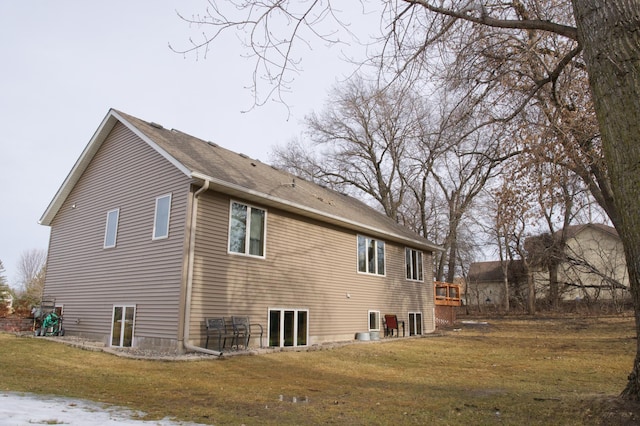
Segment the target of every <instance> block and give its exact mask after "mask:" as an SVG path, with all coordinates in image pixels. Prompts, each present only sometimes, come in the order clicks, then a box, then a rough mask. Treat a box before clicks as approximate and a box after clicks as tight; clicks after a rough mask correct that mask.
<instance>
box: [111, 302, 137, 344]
mask: <svg viewBox="0 0 640 426" xmlns="http://www.w3.org/2000/svg"><path fill="white" fill-rule="evenodd" d="M135 317H136V307H135V306H133V305H131V306H126V305H125V306H114V307H113V321H112V323H111V324H112V326H111V346H118V347H131V346H132V345H133V325H134V319H135Z"/></svg>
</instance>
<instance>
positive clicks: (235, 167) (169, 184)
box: [40, 110, 439, 350]
mask: <svg viewBox="0 0 640 426" xmlns="http://www.w3.org/2000/svg"><path fill="white" fill-rule="evenodd" d="M256 143H260V142H259V141H256ZM40 223H41V224H43V225H47V226H50V227H51V238H50V244H49V250H48V259H47V272H46V281H45V296H46V297H47V298H51V299H55V301H56V305H57V306H58V307H61V308H62V310H63V315H64V328H65V331H66V333H68V334H76V335H82V336H86V337H89V338H97V339H101V340H103V341H105V342H106V343H107V344H109V345H111V346H138V347H159V346H161V347H165V348H175V349H177V350H184V349H186V350H200V347H202V346H203V345H204V342H205V329H204V319H205V318H207V317H229V316H232V315H248V316H250V318H251V322H254V323H260V324H262V325H263V327H264V330H265V343H266V344H268V345H269V346H275V347H280V346H307V345H313V344H319V343H323V342H331V341H343V340H352V339H354V336H355V334H356V333H358V332H366V331H377V330H381V329H382V327H383V324H382V318H383V317H384V315H385V314H396V315H397V316H398V318H399V319H402V320H404V321H406V323H407V333H408V334H422V333H427V332H431V331H433V330H434V329H435V320H434V290H433V275H432V253H433V251H434V250H439V247H437V246H435V245H433V244H431V243H430V242H429V241H427V240H425V239H424V238H422V237H420V236H419V235H417V234H415V233H413V232H411V231H409V230H408V229H406V228H404V227H402V226H400V225H399V224H397V223H396V222H395V221H393V220H391V219H389V218H387V217H386V216H385V215H383V214H381V213H379V212H377V211H375V210H374V209H372V208H370V207H368V206H367V205H365V204H364V203H362V202H360V201H358V200H356V199H354V198H352V197H349V196H347V195H343V194H341V193H339V192H335V191H332V190H329V189H327V188H324V187H321V186H318V185H316V184H312V183H310V182H307V181H304V180H301V179H299V178H297V177H294V176H292V175H290V174H288V173H284V172H282V171H280V170H277V169H275V168H273V167H271V166H269V165H267V164H264V163H261V162H260V161H258V160H254V159H251V158H248V157H247V156H245V155H243V154H238V153H234V152H231V151H229V150H226V149H223V148H221V147H220V146H218V145H216V144H214V143H212V142H207V141H203V140H201V139H197V138H194V137H192V136H189V135H187V134H185V133H182V132H180V131H177V130H169V129H165V128H163V127H162V126H160V125H158V124H155V123H149V122H145V121H143V120H140V119H137V118H135V117H132V116H130V115H127V114H124V113H122V112H119V111H115V110H110V111H109V113H108V114H107V115H106V117H105V118H104V120H103V121H102V123H101V124H100V126H99V128H98V129H97V131H96V133H95V134H94V136H93V137H92V139H91V140H90V142H89V144H88V145H87V147H86V148H85V150H84V151H83V152H82V154H81V156H80V158H79V159H78V161H77V162H76V164H75V165H74V167H73V169H72V170H71V172H70V173H69V175H68V176H67V178H66V179H65V181H64V183H63V184H62V186H61V188H60V189H59V190H58V192H57V193H56V195H55V197H54V199H53V200H52V201H51V203H50V205H49V206H48V208H47V209H46V211H45V212H44V214H43V216H42V218H41V220H40ZM257 344H258V342H257V340H254V341H253V342H252V345H254V346H257Z"/></svg>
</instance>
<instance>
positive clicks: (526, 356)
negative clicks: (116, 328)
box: [0, 317, 640, 425]
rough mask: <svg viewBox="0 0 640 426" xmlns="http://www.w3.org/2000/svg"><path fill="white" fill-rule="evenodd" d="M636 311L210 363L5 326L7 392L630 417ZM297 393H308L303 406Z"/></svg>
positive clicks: (565, 419)
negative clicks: (109, 348)
mask: <svg viewBox="0 0 640 426" xmlns="http://www.w3.org/2000/svg"><path fill="white" fill-rule="evenodd" d="M635 348H636V340H635V330H634V324H633V319H632V318H631V317H627V318H625V317H607V318H593V317H591V318H546V319H526V318H501V319H491V320H489V325H488V326H468V325H462V326H461V330H460V331H451V332H448V333H447V334H446V335H445V336H443V337H431V338H418V339H398V340H395V341H393V342H381V343H371V344H354V345H347V346H343V347H340V348H336V349H331V350H320V351H310V352H280V353H273V354H268V355H260V356H245V357H232V358H228V359H222V360H204V361H197V362H161V361H140V360H131V359H123V358H118V357H115V356H113V355H108V354H105V353H94V352H87V351H82V350H79V349H75V348H71V347H68V346H66V345H62V344H59V343H54V342H49V341H45V340H42V339H32V338H16V337H15V336H13V335H9V334H0V360H1V361H0V362H1V364H2V372H1V373H0V389H2V390H3V391H19V392H33V393H41V394H55V395H62V396H69V397H74V398H84V399H89V400H93V401H99V402H102V403H107V404H113V405H118V406H126V407H129V408H131V409H134V410H141V411H143V412H145V413H147V415H146V418H147V419H158V418H163V417H165V416H169V417H173V418H175V419H178V420H187V421H193V422H198V423H209V424H218V425H221V424H247V425H250V424H350V425H354V424H367V425H370V424H373V425H375V424H381V425H382V424H443V425H445V424H446V425H458V424H459V425H470V424H474V425H480V424H482V425H490V424H498V423H500V424H509V425H525V424H526V425H549V424H563V425H582V424H624V423H625V421H629V422H631V423H629V424H633V423H632V422H633V421H634V420H638V419H640V418H638V417H636V416H637V414H636V413H635V407H632V406H629V405H621V404H620V403H619V401H618V400H616V399H615V397H616V396H617V395H618V394H619V393H620V391H621V390H622V389H623V387H624V385H625V382H626V376H627V373H628V372H629V370H630V368H631V365H632V361H633V357H634V355H635ZM293 397H296V398H297V399H298V401H300V400H304V399H305V398H306V402H295V403H294V402H292V398H293Z"/></svg>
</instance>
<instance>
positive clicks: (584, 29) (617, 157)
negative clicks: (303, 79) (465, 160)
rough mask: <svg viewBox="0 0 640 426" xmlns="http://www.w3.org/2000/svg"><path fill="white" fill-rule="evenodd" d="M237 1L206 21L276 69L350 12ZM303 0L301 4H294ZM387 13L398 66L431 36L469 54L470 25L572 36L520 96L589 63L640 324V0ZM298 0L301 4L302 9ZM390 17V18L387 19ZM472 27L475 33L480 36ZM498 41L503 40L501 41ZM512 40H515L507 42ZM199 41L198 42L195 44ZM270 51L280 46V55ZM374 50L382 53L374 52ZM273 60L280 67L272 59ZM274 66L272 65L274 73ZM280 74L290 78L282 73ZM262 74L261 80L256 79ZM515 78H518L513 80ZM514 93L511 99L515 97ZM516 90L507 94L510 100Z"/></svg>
mask: <svg viewBox="0 0 640 426" xmlns="http://www.w3.org/2000/svg"><path fill="white" fill-rule="evenodd" d="M227 3H230V4H231V8H230V9H233V10H237V11H239V12H241V13H244V16H243V17H242V18H241V19H240V20H239V21H235V20H233V19H227V18H226V17H225V15H224V13H221V10H220V8H218V7H217V4H216V3H215V2H213V0H211V1H210V5H211V8H210V9H209V16H210V17H212V19H211V20H209V21H207V23H211V24H212V25H213V28H214V34H213V38H215V37H216V35H217V34H220V31H224V30H225V29H226V28H241V29H243V30H245V31H246V32H247V34H250V35H251V39H250V41H249V44H250V45H251V46H253V47H254V52H255V53H256V54H257V55H258V59H259V61H258V63H261V64H266V65H273V64H275V66H276V69H278V70H280V71H282V70H290V69H291V66H292V64H293V65H295V58H292V57H291V56H290V55H289V53H290V52H291V50H290V46H291V43H292V42H294V41H296V42H299V41H300V39H301V37H304V34H302V33H301V28H305V29H306V30H311V32H312V34H314V33H313V30H314V29H317V31H316V33H315V34H314V35H315V36H319V37H320V38H324V39H325V40H326V39H330V38H331V34H332V33H330V32H329V33H327V32H324V31H321V30H320V29H322V28H326V23H327V22H332V23H337V24H338V25H339V27H340V28H345V27H346V25H345V24H344V21H342V20H341V19H339V17H338V15H337V14H335V13H334V11H335V10H338V9H339V7H338V6H337V5H334V4H332V3H331V2H330V1H329V0H327V1H314V2H311V3H306V2H300V3H296V2H282V1H279V0H271V1H266V2H254V1H248V0H246V1H245V0H242V1H241V0H238V1H237V2H236V1H231V2H227ZM293 5H295V8H294V7H293ZM385 5H386V8H385V9H384V11H383V13H382V16H383V22H384V25H383V26H382V27H383V28H387V29H388V30H387V32H386V34H383V35H382V36H381V39H382V42H383V45H382V49H381V51H380V54H379V55H377V57H378V58H379V59H380V60H381V61H380V62H379V63H380V64H381V67H384V68H385V71H388V70H390V69H393V70H396V71H397V72H400V73H409V75H417V74H421V73H422V72H423V70H424V69H427V68H428V66H429V59H430V58H431V56H430V55H431V53H432V52H430V50H429V47H430V46H433V45H434V43H438V42H440V41H444V40H445V36H447V37H446V41H448V43H447V47H449V46H450V47H451V49H456V50H450V52H456V53H460V57H461V58H462V59H464V58H465V57H466V55H465V49H464V48H467V47H470V46H472V45H470V44H469V43H467V42H466V41H467V40H469V39H470V37H469V35H470V34H471V35H478V36H484V40H491V38H492V36H494V35H495V36H499V35H500V34H509V35H510V36H511V37H513V38H519V39H524V37H527V36H529V35H530V34H532V33H534V34H538V35H545V34H552V35H558V36H560V37H562V38H563V39H564V40H565V41H566V46H567V48H568V49H567V50H566V51H565V50H563V51H558V52H557V53H553V54H549V55H547V57H546V60H547V61H548V62H547V66H546V67H545V69H544V71H545V72H544V74H543V75H541V78H539V79H537V80H535V81H530V80H527V79H525V80H522V84H523V85H527V86H528V87H529V88H530V91H529V94H530V95H529V96H528V97H526V98H525V99H523V100H522V102H521V103H520V105H525V104H526V103H528V102H529V101H530V100H531V98H532V97H533V96H534V95H535V93H537V91H538V90H540V88H542V87H545V86H546V85H548V84H551V85H557V84H558V83H559V82H560V80H559V76H560V75H562V73H563V71H564V70H565V69H566V67H567V66H568V64H576V63H582V64H583V66H584V68H585V70H586V71H587V73H588V75H589V83H590V88H591V91H592V93H593V101H594V106H595V111H596V114H597V117H598V122H599V128H600V134H601V136H600V137H601V141H602V148H603V152H604V154H605V160H606V162H605V164H606V166H607V174H608V177H609V179H610V182H611V189H612V191H611V195H612V198H613V199H612V203H611V205H612V206H614V208H615V211H614V212H613V214H611V220H612V222H613V223H614V225H615V227H616V229H617V230H618V232H619V234H620V237H621V239H622V242H623V244H624V247H625V255H626V259H627V263H628V265H627V266H628V270H629V279H630V283H631V289H632V294H633V299H634V306H635V319H636V329H637V330H640V262H638V259H640V215H638V211H640V173H638V170H637V165H638V164H640V119H638V117H640V79H639V78H638V75H639V74H640V31H638V28H639V27H640V19H639V18H638V17H639V16H640V2H638V1H637V0H610V1H607V2H602V1H601V0H572V1H571V2H569V1H568V0H566V1H555V0H545V1H543V0H539V1H536V0H530V1H527V2H526V3H525V2H522V1H508V2H507V1H496V2H493V3H491V4H484V3H481V2H470V1H467V0H464V1H457V0H451V1H446V2H443V1H437V2H432V1H429V0H404V1H402V0H398V1H390V2H387V3H385ZM296 8H299V9H300V10H295V9H296ZM270 16H284V17H285V19H288V20H289V21H290V25H289V26H288V27H286V28H290V29H291V30H290V32H289V34H288V36H286V37H283V38H274V37H271V36H268V37H263V38H256V37H255V35H260V34H262V35H264V34H267V35H269V34H270V32H269V31H268V30H269V28H270V26H269V22H270V21H269V17H270ZM387 24H388V25H387ZM476 38H477V37H472V38H471V39H476ZM529 39H530V40H531V43H532V46H535V47H536V51H537V52H540V53H542V52H544V51H545V47H546V46H545V43H546V42H547V41H548V39H547V38H545V37H539V38H535V37H530V36H529ZM211 40H212V38H206V39H205V40H204V41H203V43H202V46H208V44H209V43H210V42H211ZM496 46H497V44H496ZM507 46H508V45H507ZM194 47H196V48H197V44H196V45H195V46H194ZM266 51H271V52H276V53H277V54H279V57H278V58H279V60H278V61H276V62H272V61H270V59H269V56H268V55H266V54H264V52H266ZM374 56H375V55H374ZM507 65H508V64H503V63H501V62H498V61H488V62H487V63H486V65H485V66H484V68H483V69H484V70H485V72H484V73H483V74H478V75H479V76H487V75H491V73H492V72H495V73H497V74H498V75H500V76H508V75H511V76H514V77H515V78H517V76H518V69H517V68H512V67H509V66H507ZM272 69H273V68H272ZM271 76H273V74H271ZM275 77H276V78H274V79H273V80H274V81H275V82H276V84H280V83H279V82H281V81H286V80H285V79H282V78H280V74H279V73H278V74H276V75H275ZM254 81H255V80H254ZM491 81H492V82H493V84H488V83H487V84H483V85H481V86H478V87H479V89H482V90H485V89H489V88H491V87H502V85H503V82H502V81H501V79H497V80H496V79H492V80H491ZM510 84H512V83H511V82H510ZM491 99H492V100H493V101H494V105H495V109H496V111H498V112H500V111H506V110H509V111H511V113H507V114H506V115H505V114H501V115H502V117H501V119H504V118H509V117H510V116H513V114H514V113H518V112H519V110H520V108H519V107H516V108H515V110H514V109H513V108H512V107H509V105H512V104H511V103H510V102H506V103H501V100H502V98H501V97H500V92H497V94H496V95H493V96H492V97H491ZM510 100H511V99H510ZM510 100H509V101H510ZM623 396H625V397H628V398H631V399H636V400H637V399H640V339H638V347H637V348H636V359H635V361H634V364H633V369H632V373H631V375H630V376H629V381H628V385H627V387H626V389H625V390H624V392H623Z"/></svg>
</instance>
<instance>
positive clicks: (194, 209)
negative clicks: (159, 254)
mask: <svg viewBox="0 0 640 426" xmlns="http://www.w3.org/2000/svg"><path fill="white" fill-rule="evenodd" d="M209 185H210V181H209V180H208V179H205V181H204V184H203V185H202V187H201V188H200V189H198V190H197V191H196V192H195V193H194V194H193V205H192V206H191V234H190V236H189V255H188V262H187V291H186V293H187V294H186V298H185V299H186V300H185V308H184V332H183V335H182V346H183V347H184V348H185V349H186V350H189V351H193V352H202V353H205V354H209V355H216V356H222V352H218V351H213V350H210V349H206V348H202V347H200V346H195V345H192V344H190V343H189V323H190V319H191V294H192V291H193V267H194V266H193V265H194V263H195V251H196V222H197V220H198V198H199V197H200V194H202V193H203V192H205V191H206V190H208V189H209Z"/></svg>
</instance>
